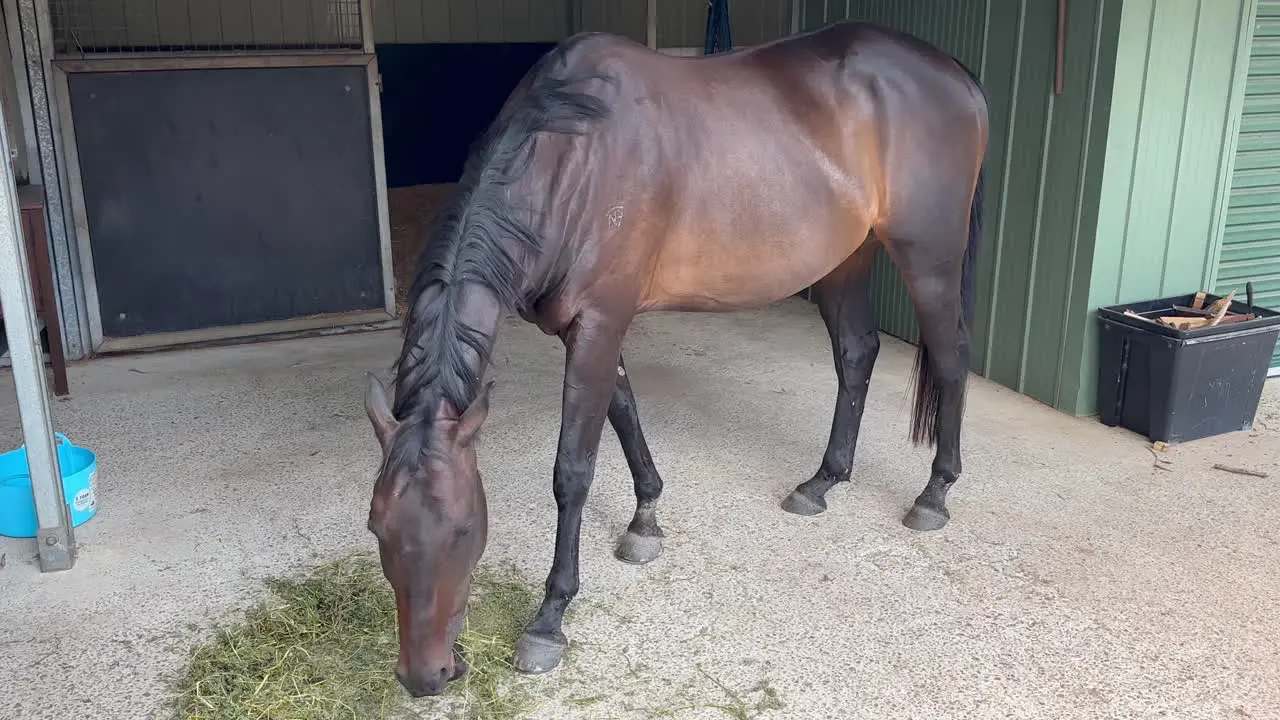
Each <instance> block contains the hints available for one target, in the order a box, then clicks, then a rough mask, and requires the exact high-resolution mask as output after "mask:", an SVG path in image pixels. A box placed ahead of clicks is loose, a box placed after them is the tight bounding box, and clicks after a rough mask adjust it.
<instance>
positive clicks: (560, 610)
mask: <svg viewBox="0 0 1280 720" xmlns="http://www.w3.org/2000/svg"><path fill="white" fill-rule="evenodd" d="M625 325H626V324H625V323H619V322H616V321H610V320H606V319H603V318H598V317H579V318H578V320H576V321H575V322H574V323H573V325H572V326H571V327H570V329H569V331H568V332H567V333H566V334H565V336H564V342H565V373H564V396H563V400H562V403H563V405H562V409H561V417H560V445H559V448H558V449H557V451H556V464H555V471H554V475H553V478H552V488H553V490H554V492H555V498H556V511H557V513H556V549H555V557H554V558H553V559H552V561H551V573H550V574H549V575H547V585H546V595H545V596H544V597H543V599H542V606H541V607H539V608H538V614H537V615H535V616H534V618H533V622H531V623H530V624H529V627H528V628H527V629H526V630H525V633H524V635H523V636H521V638H520V639H519V640H518V641H517V642H516V657H515V666H516V669H517V670H519V671H521V672H525V673H543V672H547V671H548V670H551V669H552V668H554V667H556V666H557V665H559V664H560V660H561V659H562V658H563V657H564V652H565V650H566V649H568V647H569V640H568V638H566V637H565V634H564V632H563V630H562V629H561V625H562V623H563V621H564V612H565V609H566V608H568V607H569V603H570V602H571V601H572V600H573V598H574V596H576V595H577V594H578V540H579V536H580V531H581V529H582V508H583V506H584V505H585V504H586V501H587V491H588V490H589V489H590V487H591V479H592V477H593V476H594V474H595V466H596V454H597V451H598V449H599V446H600V434H601V432H602V431H603V430H604V422H605V417H606V415H607V413H608V410H609V402H610V397H611V396H612V394H613V391H614V385H615V378H616V377H617V368H618V358H619V355H620V351H621V346H622V336H623V334H624V333H625V331H626V328H625Z"/></svg>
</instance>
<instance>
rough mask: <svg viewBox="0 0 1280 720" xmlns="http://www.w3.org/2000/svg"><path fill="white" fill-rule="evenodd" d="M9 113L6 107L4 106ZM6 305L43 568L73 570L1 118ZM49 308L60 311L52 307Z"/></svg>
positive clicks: (0, 276) (0, 289) (0, 247)
mask: <svg viewBox="0 0 1280 720" xmlns="http://www.w3.org/2000/svg"><path fill="white" fill-rule="evenodd" d="M0 113H3V109H0ZM0 150H3V153H0V165H2V166H4V169H3V173H2V174H0V306H3V307H4V330H5V334H6V335H7V336H8V338H9V357H10V359H11V361H12V365H13V384H14V387H15V388H16V389H17V395H18V413H19V414H20V415H21V416H22V437H23V439H24V441H25V442H26V446H27V462H28V464H29V465H30V470H31V489H32V492H33V493H34V495H35V502H36V520H37V525H38V526H39V528H38V530H37V532H36V544H37V546H38V549H39V557H40V570H41V571H42V572H50V571H52V570H70V569H71V567H72V566H73V565H75V552H74V548H75V538H74V533H73V532H72V529H71V516H70V512H69V511H68V510H67V502H66V498H65V495H64V494H63V492H62V481H61V478H62V475H61V473H60V472H59V471H58V453H57V449H56V448H55V446H54V440H53V422H52V419H51V418H50V413H49V388H48V386H47V385H46V381H45V375H44V353H43V352H42V351H41V350H40V335H39V333H38V331H37V329H36V311H35V295H34V293H33V292H32V287H31V273H30V270H29V265H28V262H27V248H26V242H25V241H24V239H23V235H22V225H21V223H20V222H19V221H18V219H19V217H20V215H19V212H18V192H17V188H16V187H15V186H14V182H13V165H12V164H11V163H10V162H9V157H10V155H9V128H8V127H7V126H6V125H5V123H4V122H0ZM48 311H49V312H57V309H56V308H49V309H48Z"/></svg>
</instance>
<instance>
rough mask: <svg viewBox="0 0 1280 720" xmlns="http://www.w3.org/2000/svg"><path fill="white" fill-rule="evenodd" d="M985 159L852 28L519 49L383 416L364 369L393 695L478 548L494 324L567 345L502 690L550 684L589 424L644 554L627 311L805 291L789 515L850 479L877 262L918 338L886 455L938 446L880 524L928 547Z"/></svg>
mask: <svg viewBox="0 0 1280 720" xmlns="http://www.w3.org/2000/svg"><path fill="white" fill-rule="evenodd" d="M986 144H987V110H986V101H985V98H984V96H983V94H982V91H981V89H980V88H979V86H978V81H977V79H976V77H974V76H973V74H972V73H971V72H970V71H968V70H967V69H965V68H964V67H963V66H962V65H961V64H960V63H959V62H958V61H957V60H955V59H954V58H952V57H951V56H949V55H947V54H945V53H943V52H940V51H939V50H937V49H935V48H933V47H931V46H929V45H927V44H925V43H924V42H922V41H920V40H918V39H915V38H913V37H910V36H907V35H904V34H901V33H898V32H894V31H892V30H888V29H885V28H881V27H876V26H873V25H867V24H862V23H855V22H845V23H839V24H835V25H831V26H828V27H826V28H824V29H821V30H818V31H814V32H810V33H805V34H800V35H796V36H793V37H790V38H786V39H783V40H780V41H776V42H773V43H770V44H766V45H762V46H758V47H754V48H751V49H748V50H743V51H739V52H734V53H729V54H725V55H714V56H709V57H704V58H696V59H693V58H676V57H669V56H665V55H662V54H659V53H657V52H654V51H652V50H649V49H648V48H645V47H644V46H642V45H639V44H637V43H634V42H632V41H629V40H626V39H622V38H618V37H612V36H608V35H600V34H587V35H579V36H576V37H574V38H571V39H569V40H566V41H565V42H563V43H561V44H560V45H559V46H557V47H556V48H555V49H554V50H552V51H550V52H549V53H548V54H547V55H546V56H544V57H543V58H542V59H541V60H540V61H539V62H538V63H537V64H536V65H535V66H534V67H533V68H532V69H531V70H530V71H529V73H528V74H527V76H526V77H525V78H524V79H523V80H522V81H521V83H520V85H519V86H518V87H517V88H516V89H515V91H513V93H512V95H511V97H510V98H509V99H508V101H507V103H506V104H505V106H504V107H503V109H502V111H501V112H500V113H499V115H498V117H497V118H496V120H495V121H494V123H493V125H492V127H491V128H490V129H489V132H488V133H487V134H486V136H485V138H483V142H482V144H481V145H480V146H479V147H478V148H477V150H476V151H475V152H474V153H473V154H472V156H471V158H470V160H469V163H468V166H467V168H466V171H465V172H464V174H463V177H462V179H461V182H460V185H459V188H458V191H457V195H456V198H455V200H454V201H453V203H452V204H451V206H450V207H449V208H448V209H447V210H445V211H444V212H443V213H442V215H441V217H440V220H439V223H438V225H437V226H436V227H435V228H434V229H433V234H432V236H431V241H430V243H429V244H428V246H427V248H426V250H425V252H424V254H423V257H422V259H421V266H420V269H419V271H418V275H417V278H416V279H415V281H414V285H413V288H412V290H411V299H412V302H411V305H412V307H411V309H410V310H409V312H408V316H407V318H406V321H405V326H404V346H403V349H402V351H401V353H400V356H399V359H398V362H397V368H396V371H397V381H396V386H395V397H394V402H389V401H388V397H387V395H386V392H385V391H384V389H383V386H382V385H381V383H379V382H378V380H377V379H375V378H373V377H372V376H370V382H369V388H368V392H367V395H366V399H365V406H366V410H367V412H368V414H369V418H370V420H371V421H372V423H373V426H374V429H375V431H376V434H377V437H378V440H379V442H380V444H381V445H382V450H383V461H382V466H381V469H380V473H379V476H378V480H377V483H376V485H375V487H374V491H373V501H372V503H371V508H370V516H369V527H370V529H371V530H372V532H373V533H374V534H375V535H376V536H377V539H378V545H379V550H380V553H381V557H382V562H383V568H384V571H385V574H386V576H387V579H388V581H389V582H390V584H391V585H392V587H393V588H394V590H395V594H396V604H397V608H398V616H399V633H400V661H399V668H398V675H399V678H400V681H401V683H402V684H403V685H404V686H405V688H406V689H407V690H408V691H409V692H410V693H412V694H414V695H424V694H436V693H439V692H441V691H442V690H443V689H444V687H445V685H446V683H447V682H448V681H449V680H451V679H453V678H455V677H457V676H459V675H460V674H461V673H462V672H463V671H464V668H463V665H462V664H461V662H460V661H461V658H460V657H459V656H458V654H457V652H456V651H455V650H454V646H455V643H456V641H457V636H458V632H459V629H460V627H461V619H462V616H463V612H464V609H465V606H466V601H467V597H468V595H469V580H468V579H469V577H470V573H471V572H472V570H473V569H474V567H475V565H476V562H477V561H478V559H479V557H480V555H481V554H482V553H483V551H484V544H485V536H486V529H487V524H486V523H487V517H486V509H485V495H484V490H483V488H482V486H481V481H480V476H479V473H478V471H477V463H476V455H475V450H474V446H473V440H474V438H475V436H476V432H477V431H478V430H479V428H480V426H481V424H482V423H483V422H484V419H485V414H486V412H487V410H488V403H489V389H490V387H491V385H492V384H491V383H489V384H485V382H484V380H483V377H484V374H485V368H486V367H487V364H488V360H489V354H490V351H491V348H492V347H493V343H494V334H495V332H496V330H497V325H498V322H499V320H500V318H501V317H502V315H503V314H504V313H505V312H507V311H509V310H511V309H514V310H516V311H518V312H519V313H520V315H521V316H522V317H523V318H524V319H525V320H527V321H529V322H532V323H535V324H536V325H537V326H538V327H539V328H541V329H542V330H543V331H544V332H546V333H548V334H554V335H557V336H559V337H560V339H561V340H562V341H563V342H564V345H565V347H566V363H565V374H564V386H563V408H562V418H561V426H560V441H559V449H558V451H557V453H556V459H555V469H554V474H553V478H552V488H553V490H554V493H555V499H556V506H557V508H558V517H557V530H556V542H555V559H554V561H553V562H552V566H551V571H550V574H549V575H548V577H547V582H546V595H545V597H544V599H543V601H542V605H541V607H540V609H539V610H538V613H537V615H536V617H534V619H533V620H532V622H531V623H530V625H529V626H528V628H527V631H526V633H525V634H524V636H523V637H522V638H521V639H520V641H519V642H518V643H517V646H516V665H517V667H518V668H519V669H520V670H521V671H524V672H545V671H547V670H550V669H551V668H553V667H555V666H556V665H557V664H558V663H559V662H560V659H561V657H562V655H563V653H564V650H565V649H566V647H567V646H568V640H567V639H566V637H565V635H564V633H563V632H562V630H561V625H562V619H563V615H564V612H565V609H566V607H567V606H568V604H569V603H570V601H572V599H573V598H574V596H575V595H576V594H577V592H578V542H579V529H580V527H581V523H582V511H583V504H584V503H585V501H586V498H587V490H588V488H589V487H590V485H591V480H592V476H593V474H594V470H595V460H596V452H597V449H598V446H599V442H600V436H601V433H602V430H603V427H604V422H605V418H606V417H607V418H608V419H609V421H610V423H611V424H612V425H613V428H614V430H615V431H616V433H617V435H618V438H619V440H620V441H621V443H622V448H623V451H624V454H625V456H626V459H627V463H628V465H629V466H630V469H631V473H632V476H633V478H634V481H635V494H636V511H635V516H634V517H633V518H632V520H631V524H630V526H629V527H628V529H627V532H626V534H625V535H624V536H623V537H622V539H621V541H620V543H619V545H618V548H617V550H616V554H617V556H618V557H619V558H621V559H622V560H625V561H628V562H633V563H646V562H649V561H651V560H653V559H654V558H655V557H657V556H658V554H659V552H660V551H661V548H662V538H663V533H662V530H661V529H660V528H659V527H658V523H657V520H656V515H655V509H656V506H657V502H658V497H659V495H660V494H661V493H662V479H661V477H660V476H659V474H658V471H657V470H656V469H655V467H654V463H653V459H652V458H651V457H650V455H649V448H648V446H647V444H646V442H645V438H644V435H643V433H642V432H641V429H640V421H639V416H638V414H637V412H636V405H635V399H634V398H633V397H632V394H631V387H630V384H629V382H628V379H627V374H626V370H625V366H624V365H623V362H622V357H621V352H620V348H621V346H622V341H623V336H624V335H625V333H626V331H627V328H628V326H629V325H630V323H631V321H632V319H633V318H634V317H635V316H636V315H637V314H639V313H641V312H645V311H653V310H674V311H731V310H737V309H745V308H756V307H760V306H763V305H766V304H768V303H772V302H774V301H777V300H780V299H782V298H786V297H788V296H791V295H793V294H795V293H797V292H798V291H800V290H802V289H804V288H805V287H808V286H810V285H813V286H814V287H815V290H816V301H817V304H818V308H819V310H820V312H821V315H822V318H823V320H824V321H825V322H826V325H827V329H828V331H829V333H830V337H831V344H832V348H833V351H834V357H835V369H836V375H837V378H838V380H839V385H838V387H839V390H838V395H837V398H836V407H835V416H834V418H833V420H832V424H831V436H830V440H829V443H828V445H827V450H826V454H825V456H824V457H823V460H822V464H821V466H820V468H819V469H818V471H817V472H816V473H815V475H814V476H813V478H812V479H810V480H808V481H807V482H804V483H802V484H800V485H799V486H797V487H796V488H795V489H794V491H792V492H791V494H790V495H789V496H788V497H787V498H786V500H784V501H783V507H784V508H785V509H786V510H788V511H790V512H793V513H797V514H802V515H811V514H814V513H818V512H821V511H822V510H823V509H824V508H825V507H826V501H825V500H824V496H825V495H826V493H827V491H828V490H829V489H830V488H831V487H832V486H834V485H835V484H836V483H839V482H844V481H847V480H849V477H850V472H851V467H852V462H853V453H854V446H855V443H856V442H857V438H858V426H859V423H860V421H861V417H862V411H863V405H864V402H865V399H866V395H867V385H868V383H869V382H870V376H871V371H872V366H873V364H874V362H875V358H876V354H877V352H878V349H879V340H878V337H877V334H876V328H875V323H874V321H873V316H872V305H871V296H870V293H869V278H870V270H871V266H872V260H873V259H874V257H875V254H876V252H878V250H879V248H881V247H883V248H884V250H885V251H886V252H888V254H889V256H890V258H891V259H892V260H893V261H894V263H895V264H896V266H897V267H898V269H899V272H900V273H901V275H902V277H903V278H904V279H905V282H906V285H907V288H908V289H909V291H910V294H911V298H912V300H913V302H914V305H915V310H916V315H917V317H918V318H919V321H920V332H921V335H920V337H921V342H920V345H919V351H918V356H917V363H916V373H915V379H916V383H917V388H916V401H915V408H914V415H913V421H912V433H911V434H912V439H913V440H914V441H915V442H917V443H922V442H927V443H930V444H933V445H936V448H937V450H936V455H935V458H934V461H933V470H932V474H931V476H930V478H929V481H928V483H927V485H926V486H925V488H924V490H923V492H922V493H921V494H920V495H919V497H917V498H916V500H915V503H914V505H913V506H912V508H911V509H910V511H909V512H908V513H907V515H906V516H905V518H904V520H903V522H904V523H905V524H906V525H907V526H908V527H910V528H914V529H917V530H935V529H938V528H941V527H942V526H943V525H944V524H945V523H946V522H947V520H948V518H949V514H948V511H947V507H946V496H947V491H948V490H949V489H950V487H951V486H952V484H953V483H954V482H955V481H956V478H957V477H958V476H959V475H960V423H961V416H962V414H963V404H964V395H965V386H966V381H967V373H968V363H969V349H968V339H967V335H968V330H967V326H968V325H969V324H970V322H971V320H970V318H971V316H972V309H971V308H972V303H971V298H972V295H973V282H972V277H973V275H972V266H973V257H974V253H975V250H976V245H977V240H978V237H979V234H980V213H979V210H980V206H981V202H982V201H981V180H982V175H983V158H984V156H985V152H986Z"/></svg>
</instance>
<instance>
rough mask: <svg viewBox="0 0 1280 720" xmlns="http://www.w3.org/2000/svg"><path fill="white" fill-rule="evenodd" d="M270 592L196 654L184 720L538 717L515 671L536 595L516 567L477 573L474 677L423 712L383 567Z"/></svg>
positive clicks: (273, 587) (354, 568)
mask: <svg viewBox="0 0 1280 720" xmlns="http://www.w3.org/2000/svg"><path fill="white" fill-rule="evenodd" d="M267 585H268V589H269V590H270V597H268V598H267V599H266V600H264V601H263V602H261V603H259V604H257V605H256V606H254V607H253V608H251V609H250V610H249V611H248V612H246V613H245V616H244V618H243V620H241V621H240V622H238V623H236V624H234V625H232V626H230V627H227V628H224V629H223V630H222V631H221V632H219V633H217V635H216V636H215V637H214V638H213V639H212V640H210V641H209V642H207V643H205V644H203V645H200V646H198V647H196V648H195V649H194V650H193V651H192V653H191V656H190V659H189V662H188V666H187V669H186V674H185V676H184V677H183V679H182V680H181V682H180V684H179V688H178V702H177V710H178V716H179V717H180V718H181V719H182V720H340V719H341V720H351V719H353V718H359V719H360V720H364V719H366V718H398V717H405V716H411V715H412V714H413V713H414V711H421V710H428V709H434V710H436V712H433V713H432V714H433V715H437V713H438V712H440V711H441V710H443V711H445V712H448V713H449V714H450V715H453V716H455V717H462V718H466V719H467V720H509V719H512V718H517V717H520V716H521V714H523V712H524V711H525V710H526V709H527V708H528V705H529V703H530V698H529V696H528V694H527V693H525V692H524V691H523V689H522V688H521V687H520V683H519V682H518V681H517V680H516V678H515V677H514V675H513V672H512V665H511V663H512V658H513V647H514V643H515V641H516V638H517V637H518V636H519V635H520V633H521V632H522V630H523V627H524V624H525V623H526V622H527V621H528V618H529V617H530V616H531V615H532V613H533V609H534V607H535V603H536V596H535V595H534V593H533V591H532V589H531V588H530V586H529V585H528V584H527V583H526V582H525V581H524V579H523V578H522V577H521V576H520V574H519V573H518V572H517V571H516V570H515V569H514V568H509V567H508V568H502V569H497V570H494V569H485V568H482V569H479V570H477V572H476V573H475V576H474V578H473V580H472V599H471V603H470V605H469V607H468V612H467V618H466V624H465V626H464V628H463V632H462V635H461V637H460V638H459V644H460V645H461V646H462V648H463V656H464V657H465V658H466V659H467V662H468V663H469V665H470V671H469V672H468V673H467V674H466V675H465V676H464V677H463V678H461V679H459V680H457V681H455V682H453V683H451V684H450V687H449V690H448V691H447V692H446V693H445V695H444V696H442V697H441V698H424V699H423V700H419V701H413V700H411V699H410V698H409V697H408V695H407V694H406V693H405V692H404V691H403V690H402V689H401V688H400V686H399V684H398V683H397V682H396V680H395V670H394V668H395V663H396V657H397V654H398V645H397V639H396V611H395V597H394V595H393V593H392V591H391V588H390V587H389V586H388V584H387V582H386V580H385V579H384V578H383V576H382V572H381V569H380V567H379V566H378V563H377V560H376V558H373V557H372V556H370V555H367V554H363V553H362V554H358V555H353V556H351V557H348V558H344V559H342V560H338V561H335V562H332V563H328V564H326V565H323V566H321V567H319V568H317V569H316V570H315V571H314V572H313V573H312V574H311V575H309V576H308V577H306V578H303V579H301V580H297V579H280V580H274V581H271V582H269V583H268V584H267ZM432 704H435V705H438V706H439V708H438V709H436V708H432V707H431V705H432Z"/></svg>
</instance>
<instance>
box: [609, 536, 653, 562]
mask: <svg viewBox="0 0 1280 720" xmlns="http://www.w3.org/2000/svg"><path fill="white" fill-rule="evenodd" d="M661 554H662V538H661V537H659V536H657V535H637V534H635V533H633V532H627V533H623V535H622V537H621V538H619V539H618V547H617V548H615V549H614V551H613V556H614V557H616V558H618V559H619V560H621V561H622V562H624V563H628V564H631V565H645V564H648V563H651V562H653V561H654V560H657V559H658V556H659V555H661Z"/></svg>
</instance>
